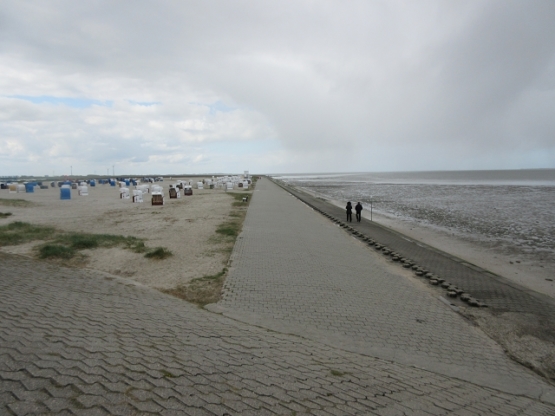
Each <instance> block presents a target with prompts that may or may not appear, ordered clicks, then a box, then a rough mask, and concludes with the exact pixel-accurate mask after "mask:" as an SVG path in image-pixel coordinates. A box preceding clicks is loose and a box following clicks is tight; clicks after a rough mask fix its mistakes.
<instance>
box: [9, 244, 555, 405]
mask: <svg viewBox="0 0 555 416" xmlns="http://www.w3.org/2000/svg"><path fill="white" fill-rule="evenodd" d="M0 264H1V268H0V316H1V317H2V318H1V320H0V414H2V415H26V414H33V415H34V414H56V415H70V414H77V415H105V414H115V415H139V414H141V415H142V414H149V413H152V414H163V415H172V414H179V415H275V414H278V415H295V414H297V415H299V414H304V413H310V414H313V415H355V414H362V415H373V414H375V415H405V414H406V415H480V414H496V415H517V414H527V415H553V414H555V406H554V405H553V404H549V403H545V402H542V401H540V400H537V399H533V398H528V397H525V396H522V395H514V394H507V393H504V392H501V391H499V390H495V389H491V388H485V387H482V386H479V385H476V384H473V383H469V382H465V381H462V380H460V379H457V378H452V377H447V376H442V375H439V374H435V373H433V372H430V371H426V370H422V369H418V368H414V367H411V366H406V365H402V364H397V363H394V362H389V361H385V360H381V359H377V358H371V357H367V356H364V355H359V354H355V353H351V352H347V351H343V350H341V349H336V348H332V347H329V346H326V345H324V344H322V343H319V342H314V341H311V340H307V339H303V338H301V337H296V336H293V335H287V334H280V333H276V332H271V331H268V330H265V329H262V328H257V327H254V326H250V325H246V324H242V323H240V322H237V321H234V320H231V319H228V318H225V317H223V316H221V315H217V314H213V313H210V312H208V311H205V310H202V309H199V308H197V307H195V306H192V305H190V304H187V303H186V302H183V301H181V300H179V299H175V298H172V297H170V296H167V295H164V294H162V293H159V292H157V291H155V290H152V289H149V288H146V287H143V286H140V285H137V284H134V283H130V282H129V281H126V280H124V279H119V278H114V277H111V276H109V275H106V274H102V273H97V272H93V271H85V270H74V269H63V268H58V267H54V266H49V265H44V264H41V263H38V262H35V261H31V260H28V259H25V258H20V257H17V256H7V255H0Z"/></svg>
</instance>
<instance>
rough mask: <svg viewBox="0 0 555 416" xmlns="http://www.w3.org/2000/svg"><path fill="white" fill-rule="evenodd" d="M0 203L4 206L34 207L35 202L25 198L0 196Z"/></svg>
mask: <svg viewBox="0 0 555 416" xmlns="http://www.w3.org/2000/svg"><path fill="white" fill-rule="evenodd" d="M0 205H4V206H5V207H34V206H35V205H37V204H35V203H34V202H31V201H26V200H25V199H6V198H0Z"/></svg>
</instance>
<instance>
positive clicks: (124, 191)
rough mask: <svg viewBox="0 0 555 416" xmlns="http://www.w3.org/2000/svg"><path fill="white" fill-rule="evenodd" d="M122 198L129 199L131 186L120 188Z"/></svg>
mask: <svg viewBox="0 0 555 416" xmlns="http://www.w3.org/2000/svg"><path fill="white" fill-rule="evenodd" d="M119 197H120V199H129V188H119Z"/></svg>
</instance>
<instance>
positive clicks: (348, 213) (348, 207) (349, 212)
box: [345, 201, 362, 222]
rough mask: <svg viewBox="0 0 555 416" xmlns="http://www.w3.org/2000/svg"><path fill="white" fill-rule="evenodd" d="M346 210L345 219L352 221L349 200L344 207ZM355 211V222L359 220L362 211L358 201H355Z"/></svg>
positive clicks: (351, 207) (351, 209)
mask: <svg viewBox="0 0 555 416" xmlns="http://www.w3.org/2000/svg"><path fill="white" fill-rule="evenodd" d="M345 209H346V210H347V221H349V222H353V206H352V205H351V201H349V202H347V206H346V207H345ZM355 211H356V213H357V217H356V218H357V222H360V219H361V214H360V213H361V212H362V205H361V203H360V202H357V204H356V205H355Z"/></svg>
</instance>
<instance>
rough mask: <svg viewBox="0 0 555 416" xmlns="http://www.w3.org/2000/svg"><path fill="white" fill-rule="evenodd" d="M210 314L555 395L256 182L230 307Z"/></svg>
mask: <svg viewBox="0 0 555 416" xmlns="http://www.w3.org/2000/svg"><path fill="white" fill-rule="evenodd" d="M209 308H210V309H211V310H213V311H215V312H221V313H223V314H224V315H225V316H229V317H232V318H234V319H238V320H241V321H243V322H246V323H250V324H256V325H260V326H263V327H267V328H269V329H273V330H277V331H281V332H287V333H293V334H297V335H299V336H302V337H305V338H308V339H311V340H315V341H319V342H324V343H326V344H328V345H330V346H334V347H338V348H342V349H347V350H349V351H353V352H357V353H364V354H365V355H370V356H375V357H380V358H384V359H388V360H393V361H395V362H399V363H405V364H409V365H415V366H417V367H420V368H426V369H429V370H431V371H434V372H437V373H441V374H445V375H448V376H455V377H457V378H462V379H465V380H469V381H474V382H477V381H478V380H479V383H480V384H482V385H485V386H491V387H494V388H501V389H508V391H510V392H511V393H524V394H529V395H532V396H534V395H539V394H541V391H543V389H547V390H550V389H551V387H548V386H547V385H546V384H545V383H544V382H543V380H541V379H539V378H538V377H537V376H536V375H534V374H532V373H530V372H529V371H528V370H527V369H526V368H524V367H522V366H520V365H518V364H516V363H514V362H513V361H511V360H510V359H509V358H508V357H507V356H506V355H505V353H504V351H503V349H502V348H501V347H500V346H499V345H498V344H496V343H495V342H494V341H493V340H491V339H490V338H489V337H487V336H486V335H485V334H484V333H482V332H481V331H480V330H479V329H477V328H476V327H474V326H472V325H471V324H469V323H468V321H467V320H466V319H464V318H463V317H461V316H460V315H458V314H457V313H455V312H454V311H453V310H451V309H450V308H449V307H447V306H446V305H445V304H443V303H442V302H440V301H439V299H438V298H437V296H436V295H435V294H434V292H431V291H430V290H429V289H428V288H427V287H425V286H424V285H423V284H422V283H420V282H417V281H415V279H414V278H412V277H407V276H406V273H403V271H402V270H401V271H399V270H397V269H395V268H394V267H392V266H389V265H387V264H386V263H385V262H384V260H383V259H382V258H381V257H380V255H379V254H376V253H375V252H374V251H373V250H372V249H370V248H368V247H367V246H366V245H364V244H362V243H361V242H360V241H359V240H357V239H355V238H353V237H352V236H350V235H349V234H347V233H345V232H344V231H343V230H342V229H341V228H339V227H337V226H336V225H335V224H333V223H332V222H330V221H329V220H328V219H327V218H325V217H323V216H321V215H317V213H316V212H315V211H314V209H312V208H311V207H309V206H307V205H305V204H304V203H303V202H301V201H300V200H298V199H296V198H293V197H291V196H290V195H288V192H287V191H285V190H283V189H281V188H280V187H278V186H277V185H275V184H273V183H272V182H271V181H269V180H267V179H264V180H262V181H261V182H259V183H258V184H257V187H256V191H255V193H254V196H253V198H252V201H251V203H250V207H249V211H248V214H247V217H246V219H245V222H244V226H243V231H242V233H241V234H240V236H239V238H238V240H237V243H236V245H235V248H234V251H233V254H232V267H231V271H230V274H229V276H228V277H227V280H226V282H225V284H224V292H223V297H222V300H221V301H220V302H219V303H218V304H217V305H215V306H210V307H209ZM301 360H302V358H301ZM299 363H300V362H299ZM532 391H534V392H532Z"/></svg>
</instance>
